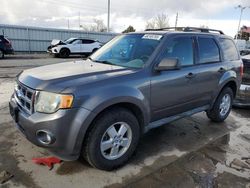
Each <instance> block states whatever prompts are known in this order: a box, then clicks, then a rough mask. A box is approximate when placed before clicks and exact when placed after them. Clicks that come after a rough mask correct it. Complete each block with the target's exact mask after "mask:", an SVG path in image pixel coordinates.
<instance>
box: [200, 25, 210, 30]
mask: <svg viewBox="0 0 250 188" xmlns="http://www.w3.org/2000/svg"><path fill="white" fill-rule="evenodd" d="M200 28H204V29H208V26H207V25H200Z"/></svg>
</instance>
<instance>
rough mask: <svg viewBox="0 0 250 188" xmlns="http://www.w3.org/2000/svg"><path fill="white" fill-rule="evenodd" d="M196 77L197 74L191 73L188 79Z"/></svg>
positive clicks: (187, 76)
mask: <svg viewBox="0 0 250 188" xmlns="http://www.w3.org/2000/svg"><path fill="white" fill-rule="evenodd" d="M194 77H195V74H194V73H192V72H190V73H188V74H187V75H186V78H194Z"/></svg>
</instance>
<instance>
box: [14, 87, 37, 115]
mask: <svg viewBox="0 0 250 188" xmlns="http://www.w3.org/2000/svg"><path fill="white" fill-rule="evenodd" d="M14 97H15V99H16V101H17V104H18V106H19V107H20V108H21V109H22V110H24V111H25V112H26V113H28V114H32V113H33V106H34V97H35V90H33V89H30V88H28V87H26V86H24V85H23V84H21V83H17V85H16V86H15V91H14Z"/></svg>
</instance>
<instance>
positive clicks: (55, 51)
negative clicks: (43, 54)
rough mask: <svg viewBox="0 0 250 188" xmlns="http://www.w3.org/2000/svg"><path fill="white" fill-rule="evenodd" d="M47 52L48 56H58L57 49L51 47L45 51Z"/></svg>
mask: <svg viewBox="0 0 250 188" xmlns="http://www.w3.org/2000/svg"><path fill="white" fill-rule="evenodd" d="M47 52H48V53H49V54H59V49H57V48H55V47H52V48H48V49H47Z"/></svg>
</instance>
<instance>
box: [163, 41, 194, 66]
mask: <svg viewBox="0 0 250 188" xmlns="http://www.w3.org/2000/svg"><path fill="white" fill-rule="evenodd" d="M168 57H169V58H177V59H178V60H179V61H180V63H181V65H182V66H187V65H193V64H194V56H193V39H192V38H191V37H176V38H173V39H172V40H171V41H169V42H168V44H167V47H166V50H165V52H164V55H163V58H168Z"/></svg>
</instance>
